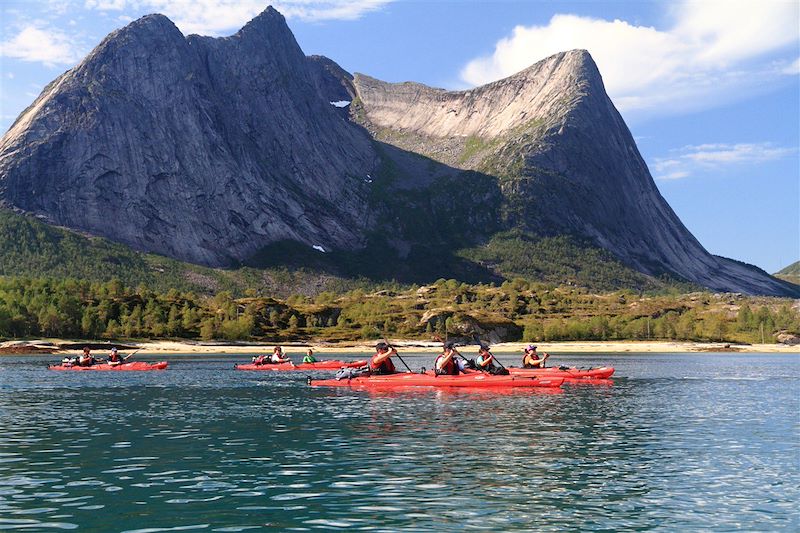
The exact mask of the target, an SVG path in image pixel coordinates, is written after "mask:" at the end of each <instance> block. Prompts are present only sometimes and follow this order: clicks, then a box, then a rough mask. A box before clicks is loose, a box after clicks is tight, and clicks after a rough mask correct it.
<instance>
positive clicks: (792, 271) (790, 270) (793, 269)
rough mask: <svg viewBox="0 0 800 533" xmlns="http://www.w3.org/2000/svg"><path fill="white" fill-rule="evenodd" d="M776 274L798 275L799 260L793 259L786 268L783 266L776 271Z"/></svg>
mask: <svg viewBox="0 0 800 533" xmlns="http://www.w3.org/2000/svg"><path fill="white" fill-rule="evenodd" d="M776 274H781V275H784V276H800V261H795V262H794V263H792V264H791V265H789V266H787V267H786V268H783V269H781V270H779V271H778V272H776Z"/></svg>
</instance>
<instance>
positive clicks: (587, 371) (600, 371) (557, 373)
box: [508, 366, 614, 381]
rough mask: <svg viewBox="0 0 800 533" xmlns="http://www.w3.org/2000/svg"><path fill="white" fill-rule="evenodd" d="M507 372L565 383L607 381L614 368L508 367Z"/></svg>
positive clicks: (513, 374)
mask: <svg viewBox="0 0 800 533" xmlns="http://www.w3.org/2000/svg"><path fill="white" fill-rule="evenodd" d="M508 371H509V372H510V373H511V375H512V376H527V377H533V376H536V377H545V376H546V377H562V378H564V379H566V380H567V381H574V380H579V379H608V378H610V377H611V375H612V374H613V373H614V367H612V366H602V367H600V368H576V367H571V368H567V369H562V368H559V367H553V368H514V367H509V368H508Z"/></svg>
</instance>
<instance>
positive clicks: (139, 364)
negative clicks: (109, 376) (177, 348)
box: [47, 361, 167, 372]
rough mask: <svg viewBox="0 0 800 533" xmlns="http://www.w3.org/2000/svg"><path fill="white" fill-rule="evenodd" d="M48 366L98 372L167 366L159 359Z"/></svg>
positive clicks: (138, 370) (141, 369)
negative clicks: (152, 361)
mask: <svg viewBox="0 0 800 533" xmlns="http://www.w3.org/2000/svg"><path fill="white" fill-rule="evenodd" d="M47 368H49V369H50V370H80V371H84V370H94V371H98V372H142V371H145V370H164V369H165V368H167V362H166V361H159V362H158V363H145V362H143V361H134V362H130V363H122V364H119V365H109V364H108V363H95V364H93V365H92V366H77V365H70V366H65V365H50V366H48V367H47Z"/></svg>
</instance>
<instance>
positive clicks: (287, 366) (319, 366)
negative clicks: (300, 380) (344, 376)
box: [236, 360, 367, 372]
mask: <svg viewBox="0 0 800 533" xmlns="http://www.w3.org/2000/svg"><path fill="white" fill-rule="evenodd" d="M366 364H367V362H366V361H336V360H332V361H317V362H316V363H299V364H294V363H277V364H276V363H264V364H263V365H255V364H252V363H249V364H246V365H236V370H275V371H278V372H283V371H292V370H339V369H340V368H342V367H345V368H359V367H362V366H364V365H366Z"/></svg>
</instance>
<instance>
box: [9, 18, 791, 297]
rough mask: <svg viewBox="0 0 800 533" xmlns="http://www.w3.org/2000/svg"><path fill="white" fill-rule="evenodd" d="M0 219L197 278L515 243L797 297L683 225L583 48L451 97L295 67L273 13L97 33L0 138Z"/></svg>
mask: <svg viewBox="0 0 800 533" xmlns="http://www.w3.org/2000/svg"><path fill="white" fill-rule="evenodd" d="M0 205H2V206H5V207H11V208H14V209H18V210H22V211H26V212H30V213H34V214H36V215H39V216H41V217H45V218H46V219H47V220H49V221H50V222H51V223H54V224H58V225H63V226H67V227H69V228H73V229H77V230H81V231H85V232H89V233H91V234H95V235H99V236H104V237H107V238H110V239H112V240H115V241H119V242H123V243H126V244H128V245H131V246H133V247H135V248H137V249H140V250H145V251H150V252H156V253H160V254H164V255H167V256H170V257H174V258H177V259H182V260H186V261H190V262H194V263H200V264H205V265H212V266H227V265H235V264H238V263H240V262H243V261H245V260H248V259H250V258H252V257H253V256H254V255H256V253H257V252H259V251H263V250H264V249H265V248H264V247H265V246H267V245H271V244H274V243H280V242H282V241H294V242H299V243H302V244H303V245H307V246H308V247H309V248H308V249H306V250H310V247H316V248H317V249H321V250H325V251H330V250H337V251H344V252H348V251H357V250H363V249H367V250H371V248H369V246H371V245H372V243H373V242H381V243H383V244H382V245H385V246H387V247H389V248H391V249H392V250H394V252H395V253H396V257H395V259H400V260H402V259H405V258H408V261H407V262H405V263H403V262H402V261H397V262H396V264H397V265H398V268H399V267H403V268H406V269H415V268H418V264H419V262H415V258H420V257H425V256H429V255H431V254H436V255H442V256H445V255H447V254H448V253H450V252H452V251H454V250H457V249H460V248H464V247H469V246H475V245H477V244H479V243H481V242H483V241H486V240H487V239H489V238H491V236H492V235H493V234H494V233H496V232H498V231H503V230H511V229H513V230H522V231H524V232H525V233H526V234H527V235H532V236H553V235H562V234H570V235H577V236H580V237H581V238H584V239H588V240H591V241H592V242H593V243H595V244H596V245H597V246H600V247H602V248H605V249H607V250H609V251H611V252H612V253H613V254H614V255H615V256H616V257H617V258H619V259H620V260H621V261H622V262H623V263H625V264H626V265H628V266H631V267H633V268H635V269H637V270H639V271H641V272H644V273H648V274H652V275H661V274H668V275H670V276H673V277H675V276H677V277H679V278H683V279H686V280H689V281H693V282H696V283H698V284H701V285H704V286H706V287H709V288H712V289H714V290H719V291H728V292H744V293H757V294H774V295H783V294H795V293H796V288H794V289H793V288H792V287H793V286H791V285H790V284H788V283H784V282H781V281H779V280H776V279H775V278H772V277H770V276H769V275H767V274H766V273H765V272H763V271H760V270H758V269H756V268H754V267H752V266H749V265H745V264H742V263H738V262H736V261H731V260H728V259H724V258H720V257H715V256H712V255H711V254H709V253H708V252H707V251H706V250H705V249H704V248H703V247H702V246H701V245H700V243H698V242H697V240H696V239H695V238H694V237H693V236H692V235H691V234H690V233H689V231H688V230H687V229H686V228H685V227H684V226H683V224H681V222H680V220H679V219H678V218H677V217H676V215H675V213H674V212H673V211H672V210H671V209H670V207H669V206H668V205H667V203H666V202H665V201H664V199H663V198H662V197H661V195H660V194H659V192H658V190H657V188H656V186H655V184H654V182H653V180H652V178H651V176H650V174H649V171H648V169H647V167H646V165H645V163H644V161H643V160H642V158H641V156H640V155H639V152H638V150H637V148H636V144H635V143H634V141H633V138H632V137H631V134H630V132H629V131H628V129H627V127H626V126H625V123H624V122H623V120H622V118H621V117H620V115H619V113H618V112H617V111H616V109H615V108H614V106H613V104H612V103H611V101H610V99H609V98H608V96H607V95H606V93H605V89H604V87H603V82H602V79H601V77H600V73H599V72H598V71H597V67H596V66H595V64H594V62H593V61H592V59H591V57H590V56H589V54H588V53H587V52H585V51H581V50H574V51H571V52H565V53H561V54H556V55H554V56H552V57H550V58H547V59H545V60H543V61H540V62H539V63H536V64H535V65H532V66H531V67H529V68H528V69H526V70H524V71H522V72H520V73H518V74H516V75H514V76H511V77H509V78H506V79H503V80H499V81H496V82H494V83H490V84H488V85H485V86H482V87H478V88H475V89H472V90H468V91H444V90H441V89H433V88H430V87H426V86H424V85H420V84H417V83H401V84H390V83H385V82H382V81H380V80H376V79H374V78H370V77H369V76H365V75H356V76H355V77H353V76H351V75H350V74H349V73H347V72H345V71H344V70H343V69H341V67H339V66H338V65H337V64H336V63H334V62H333V61H331V60H330V59H327V58H324V57H321V56H312V57H306V56H304V55H303V52H302V50H300V48H299V46H298V45H297V43H296V41H295V40H294V37H293V36H292V34H291V32H290V31H289V29H288V27H287V26H286V23H285V21H284V19H283V17H282V16H281V15H280V14H279V13H278V12H277V11H275V10H274V9H272V8H268V9H267V10H266V11H264V12H263V13H262V14H261V15H259V16H258V17H256V18H255V19H253V20H252V21H251V22H249V23H248V24H247V25H246V26H245V27H244V28H242V29H241V30H240V31H239V32H238V33H236V34H235V35H232V36H230V37H225V38H210V37H201V36H197V35H190V36H188V37H184V36H183V35H182V34H181V32H180V31H179V30H178V29H177V28H176V27H175V25H174V24H172V22H170V21H169V19H167V18H166V17H163V16H161V15H149V16H146V17H143V18H141V19H139V20H137V21H135V22H133V23H131V24H129V25H128V26H126V27H124V28H122V29H120V30H118V31H115V32H113V33H112V34H110V35H109V36H108V37H107V38H106V39H105V40H104V41H103V42H102V43H100V45H99V46H98V47H97V48H96V49H95V50H94V51H92V53H91V54H90V55H89V56H88V57H87V58H86V59H85V60H84V61H83V62H82V63H81V64H80V65H78V66H77V67H75V68H73V69H71V70H69V71H68V72H66V73H64V74H63V75H61V76H60V77H58V78H57V79H55V80H54V81H53V82H52V83H50V84H49V85H48V86H47V87H46V88H45V89H44V91H43V92H42V94H41V95H40V96H39V97H38V98H37V99H36V101H35V102H34V103H33V104H32V105H31V106H30V107H29V108H28V109H26V110H25V111H24V112H23V113H22V114H21V115H20V116H19V118H18V119H17V121H16V122H15V123H14V125H13V126H12V127H11V129H10V130H9V131H8V132H7V133H6V134H5V135H4V136H3V138H2V139H0ZM376 236H377V237H376ZM383 252H384V251H381V253H383ZM267 253H268V252H267ZM314 253H316V252H314ZM415 254H416V255H415ZM280 259H281V257H277V260H278V262H280ZM468 260H469V258H467V259H466V261H468ZM384 262H385V263H387V264H390V263H391V261H384ZM273 263H275V261H273ZM472 264H473V265H475V263H474V262H473V263H472ZM475 266H476V267H478V268H483V266H479V265H475ZM356 274H359V273H356ZM434 279H435V278H434Z"/></svg>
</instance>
